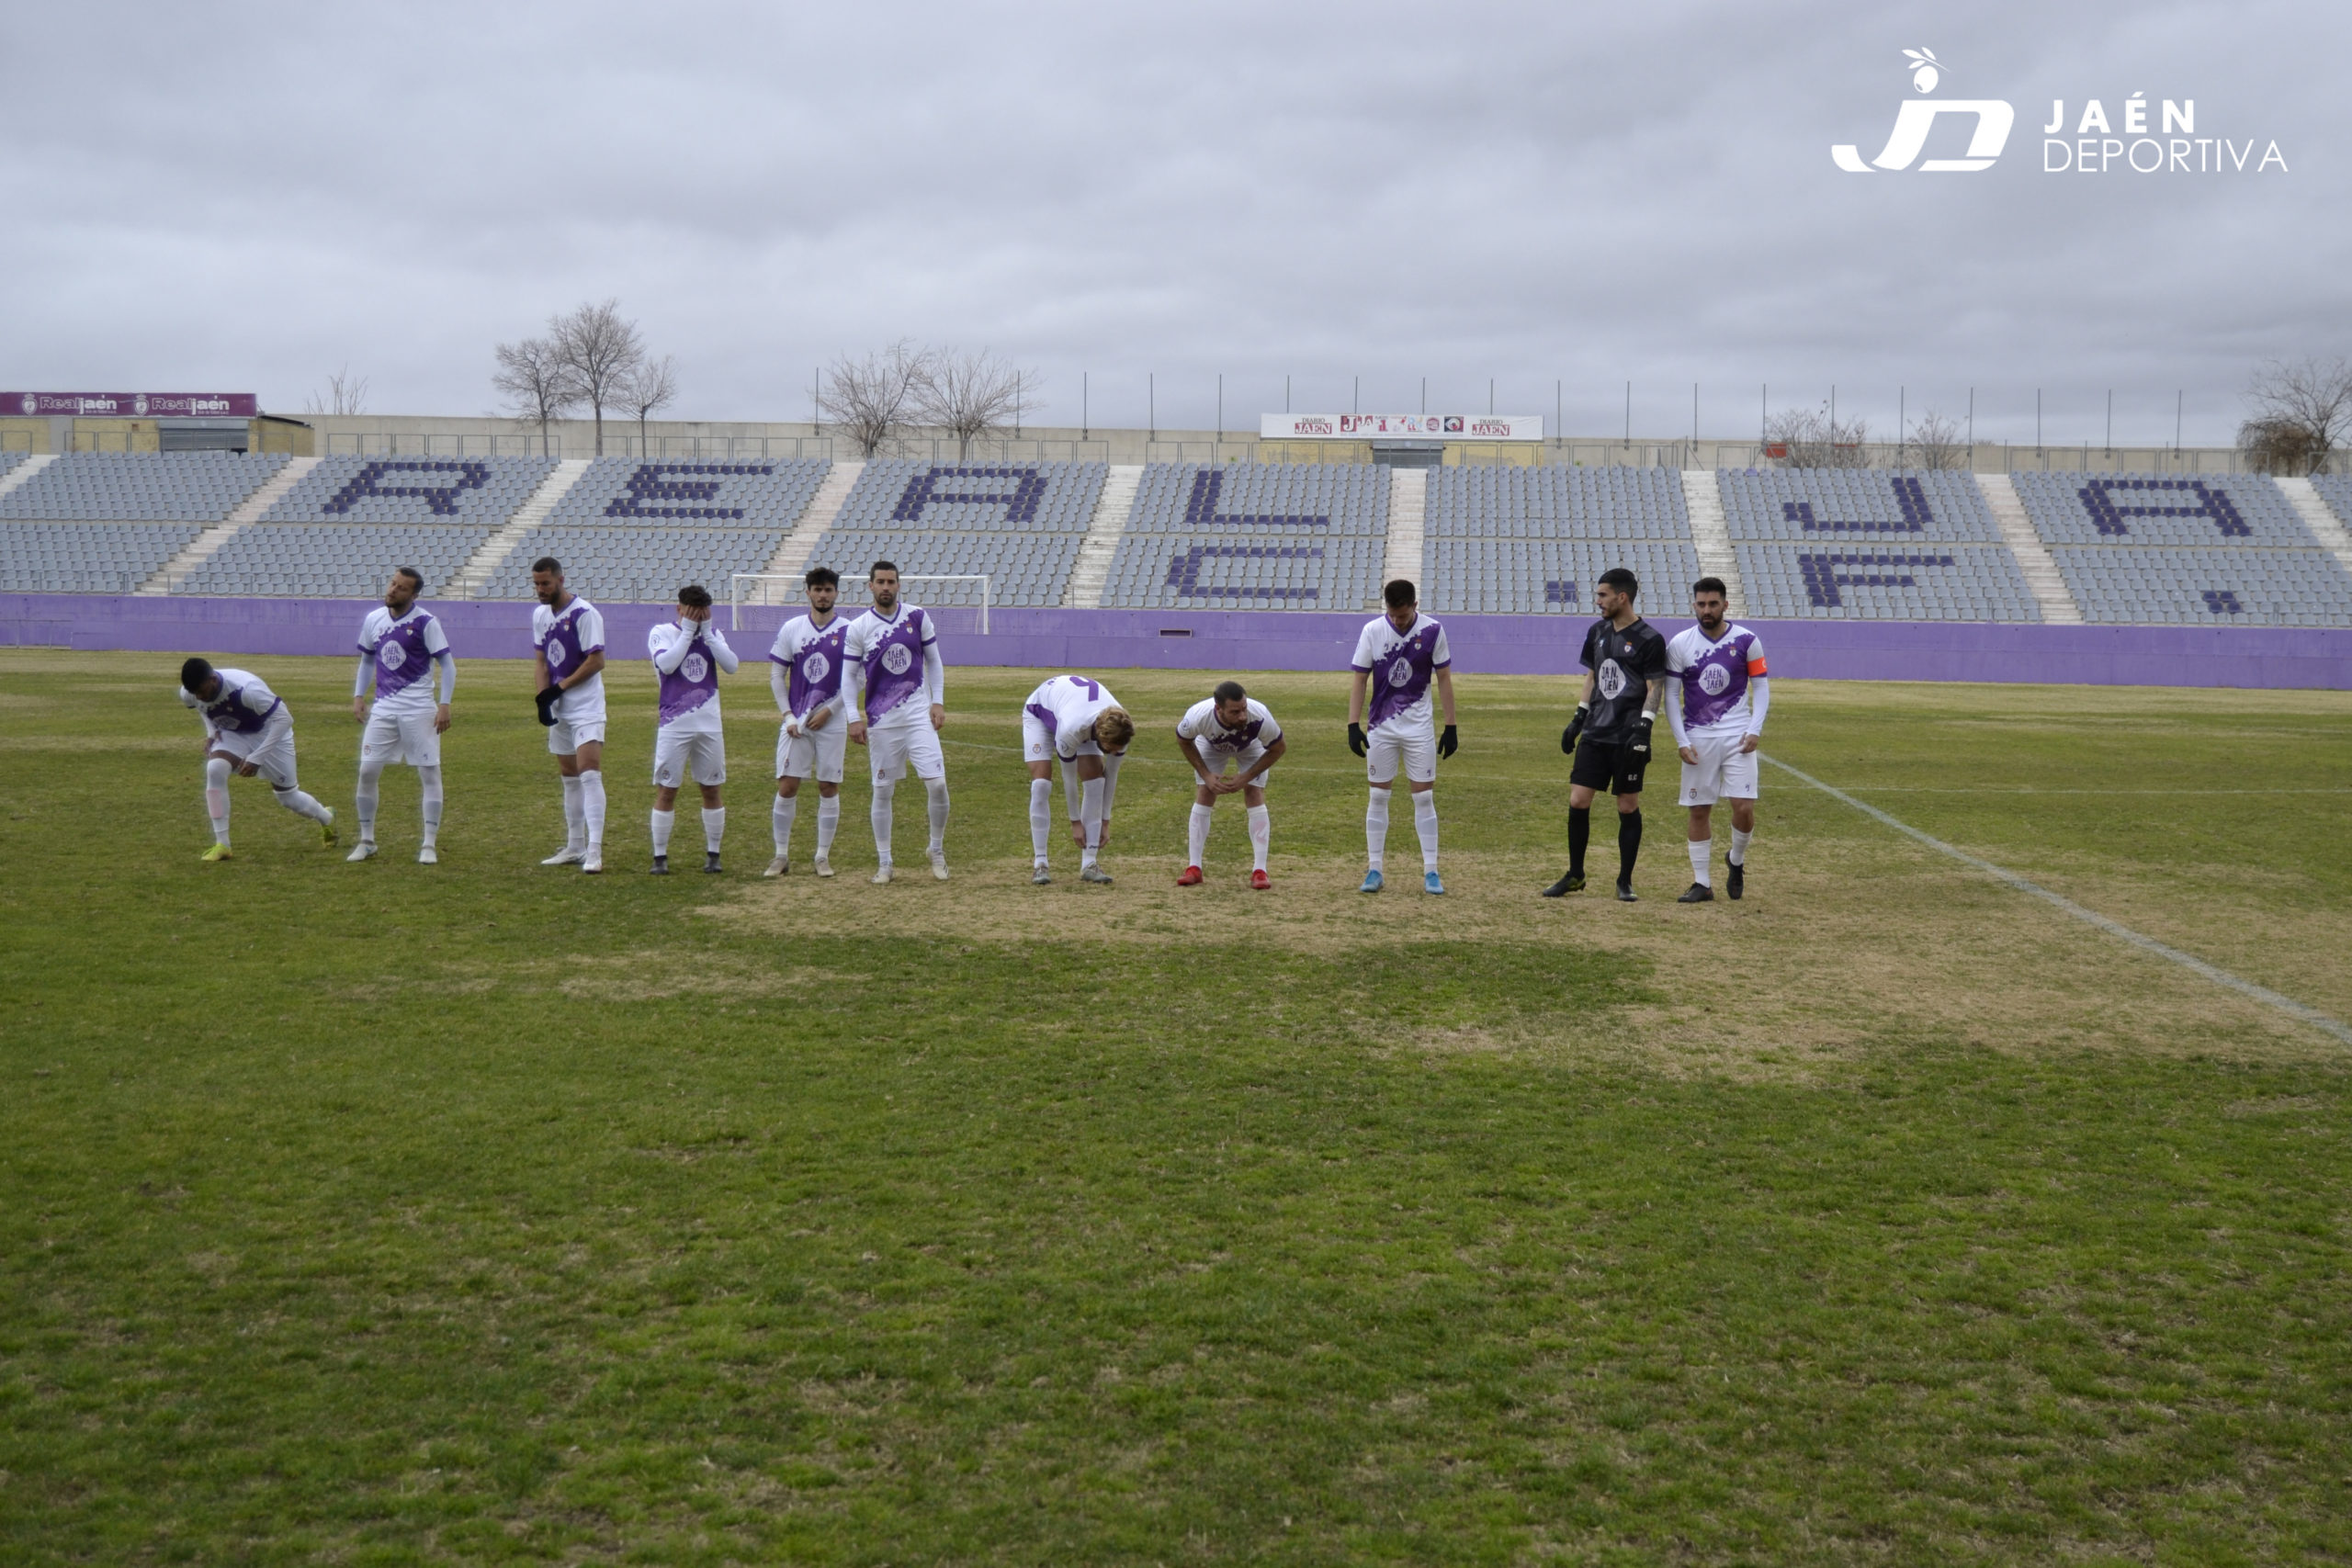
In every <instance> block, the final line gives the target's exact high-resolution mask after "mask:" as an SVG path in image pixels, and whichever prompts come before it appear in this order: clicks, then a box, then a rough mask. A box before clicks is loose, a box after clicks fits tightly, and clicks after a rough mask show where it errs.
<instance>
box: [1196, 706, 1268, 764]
mask: <svg viewBox="0 0 2352 1568" xmlns="http://www.w3.org/2000/svg"><path fill="white" fill-rule="evenodd" d="M1244 701H1246V702H1247V703H1248V704H1249V708H1250V716H1249V717H1247V718H1245V719H1243V720H1242V721H1241V722H1240V724H1238V726H1236V727H1235V728H1231V729H1227V728H1225V726H1224V725H1222V724H1220V723H1218V722H1217V716H1216V698H1214V697H1203V698H1202V699H1201V700H1200V701H1199V702H1197V703H1194V704H1193V705H1192V706H1191V707H1190V708H1187V709H1186V710H1185V712H1184V716H1183V717H1182V719H1180V720H1179V721H1178V722H1177V725H1176V733H1177V735H1178V736H1180V737H1181V738H1182V739H1186V740H1190V741H1191V742H1193V746H1194V747H1195V748H1196V749H1198V750H1199V751H1200V753H1201V756H1202V758H1203V759H1204V761H1223V760H1224V759H1225V758H1227V757H1239V756H1242V755H1245V754H1249V753H1254V752H1257V751H1261V750H1265V748H1267V747H1269V746H1271V745H1272V744H1273V743H1274V742H1275V741H1277V740H1280V739H1282V738H1283V727H1282V726H1281V725H1279V724H1276V723H1275V722H1274V716H1273V715H1272V714H1271V713H1269V712H1267V711H1266V705H1265V704H1263V703H1261V702H1260V701H1259V700H1258V699H1257V698H1255V697H1249V698H1245V699H1244Z"/></svg>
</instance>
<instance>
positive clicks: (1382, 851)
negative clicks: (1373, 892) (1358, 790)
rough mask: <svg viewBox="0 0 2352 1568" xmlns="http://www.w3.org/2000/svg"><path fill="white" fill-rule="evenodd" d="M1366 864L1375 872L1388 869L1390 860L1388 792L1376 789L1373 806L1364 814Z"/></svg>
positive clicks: (1373, 794) (1365, 810)
mask: <svg viewBox="0 0 2352 1568" xmlns="http://www.w3.org/2000/svg"><path fill="white" fill-rule="evenodd" d="M1363 850H1364V863H1365V864H1367V865H1369V866H1370V867H1372V869H1373V870H1374V871H1385V870H1386V869H1387V860H1388V792H1387V791H1386V790H1385V789H1378V788H1375V789H1374V790H1373V792H1372V804H1371V805H1370V806H1367V807H1364V812H1363Z"/></svg>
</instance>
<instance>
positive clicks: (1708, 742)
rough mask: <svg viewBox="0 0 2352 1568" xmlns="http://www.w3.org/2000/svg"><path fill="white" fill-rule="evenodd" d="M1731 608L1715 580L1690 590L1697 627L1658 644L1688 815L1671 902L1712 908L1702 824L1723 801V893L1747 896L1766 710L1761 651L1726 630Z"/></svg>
mask: <svg viewBox="0 0 2352 1568" xmlns="http://www.w3.org/2000/svg"><path fill="white" fill-rule="evenodd" d="M1730 605H1731V601H1730V599H1729V597H1728V596H1727V595H1726V594H1725V592H1724V580H1723V579H1722V578H1720V577H1702V578H1701V579H1700V580H1699V581H1696V582H1694V583H1692V584H1691V614H1692V615H1696V616H1698V617H1699V624H1698V625H1697V626H1691V627H1689V628H1687V629H1686V630H1683V631H1679V632H1677V633H1675V634H1674V637H1673V640H1671V641H1670V642H1668V644H1667V645H1666V669H1667V673H1668V674H1669V675H1672V676H1674V677H1675V679H1674V681H1673V682H1671V683H1669V684H1668V687H1667V689H1666V716H1667V718H1668V720H1669V721H1670V722H1671V723H1672V724H1673V726H1674V745H1675V749H1676V750H1679V752H1680V753H1681V754H1682V804H1683V805H1685V806H1687V807H1690V808H1691V887H1690V890H1689V891H1688V892H1686V893H1684V894H1683V895H1682V897H1680V898H1679V900H1677V902H1679V903H1684V904H1706V903H1712V902H1713V899H1714V897H1715V890H1714V885H1713V882H1712V881H1711V880H1710V879H1709V877H1708V875H1707V860H1708V856H1709V854H1710V852H1712V851H1713V848H1714V834H1713V828H1712V826H1711V823H1710V818H1712V817H1713V814H1714V808H1715V802H1716V800H1717V799H1719V798H1726V797H1727V798H1728V799H1729V800H1730V801H1731V855H1730V857H1729V863H1730V866H1731V874H1730V875H1729V876H1728V877H1726V878H1725V879H1724V892H1726V893H1728V894H1730V895H1731V896H1732V897H1734V898H1736V897H1739V896H1740V895H1741V894H1742V893H1743V892H1745V891H1747V840H1748V838H1749V836H1750V835H1751V834H1753V833H1754V832H1755V831H1756V749H1757V748H1758V746H1760V745H1762V744H1763V743H1764V714H1765V710H1766V709H1768V708H1770V706H1771V705H1772V694H1771V684H1772V683H1771V682H1770V681H1768V680H1766V679H1765V677H1764V644H1763V643H1762V642H1761V641H1759V640H1758V637H1757V636H1756V634H1755V633H1754V632H1752V631H1749V630H1748V629H1747V627H1746V626H1736V625H1726V624H1725V623H1724V611H1726V610H1727V609H1729V608H1730Z"/></svg>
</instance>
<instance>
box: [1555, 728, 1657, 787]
mask: <svg viewBox="0 0 2352 1568" xmlns="http://www.w3.org/2000/svg"><path fill="white" fill-rule="evenodd" d="M1627 758H1628V753H1627V751H1626V750H1625V748H1624V746H1623V744H1621V743H1620V742H1618V741H1615V740H1579V741H1577V752H1576V755H1575V756H1573V757H1571V758H1569V759H1568V762H1569V767H1568V782H1569V783H1570V784H1577V785H1579V786H1581V787H1582V788H1585V789H1589V790H1594V791H1597V792H1599V793H1600V794H1602V795H1639V794H1641V793H1642V774H1643V773H1645V772H1646V771H1647V770H1646V769H1645V768H1635V769H1634V770H1633V771H1632V772H1631V773H1628V772H1626V771H1625V765H1626V761H1627Z"/></svg>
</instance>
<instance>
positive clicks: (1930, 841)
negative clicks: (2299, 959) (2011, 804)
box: [1757, 751, 2352, 1045]
mask: <svg viewBox="0 0 2352 1568" xmlns="http://www.w3.org/2000/svg"><path fill="white" fill-rule="evenodd" d="M1757 755H1758V756H1760V757H1763V758H1764V761H1768V762H1770V763H1771V764H1772V765H1773V766H1774V767H1776V768H1778V769H1780V770H1781V772H1782V773H1788V774H1790V775H1792V777H1794V778H1797V779H1800V780H1802V781H1804V783H1806V784H1811V785H1812V786H1813V787H1814V788H1815V789H1817V790H1819V791H1820V792H1821V793H1822V794H1824V795H1827V796H1829V798H1830V799H1832V800H1836V801H1840V802H1843V803H1844V804H1845V805H1848V806H1850V807H1853V808H1854V809H1855V810H1857V811H1859V812H1860V813H1862V815H1864V816H1865V817H1871V818H1877V819H1878V820H1879V821H1881V822H1883V823H1885V824H1886V825H1887V826H1888V827H1890V828H1892V829H1894V830H1895V831H1896V832H1898V833H1901V834H1904V835H1905V836H1906V837H1909V838H1913V839H1917V840H1918V841H1919V842H1921V843H1923V844H1925V845H1927V846H1928V848H1929V849H1931V850H1934V851H1936V852H1939V853H1940V854H1947V855H1950V856H1951V858H1952V859H1954V860H1956V861H1958V862H1960V863H1962V864H1963V865H1970V866H1974V867H1975V868H1976V869H1977V870H1978V871H1981V872H1984V873H1985V874H1986V875H1988V876H1991V877H1994V878H1996V880H1998V881H2000V882H2003V883H2006V884H2007V885H2008V886H2011V887H2013V888H2015V889H2017V891H2018V892H2020V893H2030V894H2031V895H2032V896H2033V897H2036V898H2040V899H2041V900H2042V901H2043V902H2045V903H2048V904H2052V905H2055V906H2056V907H2057V908H2061V909H2064V910H2065V911H2066V913H2068V914H2070V915H2072V916H2074V917H2075V919H2078V920H2081V921H2083V922H2084V923H2085V924H2086V925H2093V926H2097V927H2098V929H2099V930H2101V931H2105V932H2106V933H2107V934H2108V935H2109V936H2112V937H2118V938H2120V939H2121V940H2123V941H2125V942H2130V943H2131V945H2132V946H2134V947H2136V948H2139V949H2140V950H2141V951H2143V952H2145V953H2154V954H2155V955H2156V956H2157V957H2159V958H2162V959H2166V960H2168V961H2170V962H2171V963H2174V964H2179V965H2180V966H2181V967H2182V968H2184V969H2187V970H2188V971H2190V972H2191V973H2193V974H2198V975H2201V976H2204V977H2205V978H2206V979H2208V980H2211V981H2212V982H2213V984H2215V985H2217V986H2222V987H2227V988H2228V989H2230V990H2233V991H2235V992H2237V993H2239V994H2240V995H2241V996H2246V997H2251V998H2254V999H2255V1000H2256V1001H2258V1002H2260V1003H2262V1004H2263V1005H2264V1006H2266V1007H2269V1008H2275V1009H2276V1010H2278V1011H2280V1012H2283V1013H2285V1014H2286V1015H2287V1016H2288V1017H2290V1018H2293V1019H2297V1020H2300V1021H2302V1022H2304V1023H2308V1024H2310V1025H2311V1026H2312V1028H2314V1029H2318V1030H2322V1031H2324V1032H2327V1033H2329V1034H2333V1035H2334V1036H2335V1038H2337V1039H2338V1040H2341V1041H2343V1042H2344V1043H2346V1044H2347V1045H2352V1027H2346V1025H2345V1024H2343V1023H2340V1022H2338V1021H2336V1020H2335V1019H2333V1018H2330V1017H2329V1016H2328V1015H2327V1014H2325V1013H2324V1012H2322V1011H2320V1010H2318V1009H2317V1008H2313V1007H2306V1006H2304V1005H2303V1004H2302V1003H2301V1002H2299V1001H2297V1000H2296V999H2295V998H2292V997H2282V996H2280V995H2279V994H2278V992H2276V991H2274V990H2271V989H2270V988H2269V987H2266V986H2257V985H2256V984H2255V983H2254V982H2253V981H2251V980H2241V979H2239V978H2238V977H2237V976H2235V975H2233V974H2231V973H2230V972H2229V971H2228V970H2226V969H2221V968H2216V967H2215V966H2214V965H2212V964H2208V963H2206V962H2205V961H2204V960H2203V959H2201V958H2198V957H2196V956H2194V955H2192V954H2189V953H2183V952H2181V951H2180V949H2178V948H2177V947H2167V946H2165V944H2164V943H2163V942H2158V941H2157V940H2156V939H2155V938H2154V937H2151V936H2142V935H2141V934H2140V933H2139V932H2138V931H2133V930H2132V929H2131V927H2130V926H2126V925H2120V924H2119V923H2117V922H2116V921H2114V920H2110V919H2108V918H2107V917H2106V916H2105V915H2102V914H2100V913H2099V912H2098V911H2097V910H2096V909H2086V908H2083V906H2081V905H2080V904H2077V903H2075V901H2074V900H2073V899H2072V898H2068V897H2064V895H2061V894H2057V893H2052V891H2050V889H2049V888H2047V887H2044V886H2041V884H2040V883H2036V882H2029V881H2027V880H2026V879H2025V878H2024V877H2022V876H2019V875H2018V874H2017V873H2016V872H2014V871H2011V870H2009V869H2007V867H2006V866H1998V865H1995V864H1994V863H1992V862H1991V861H1988V860H1979V859H1978V858H1977V857H1976V856H1974V855H1973V854H1970V853H1969V852H1967V851H1965V850H1961V849H1954V848H1953V847H1952V846H1951V845H1950V844H1947V843H1945V842H1944V841H1943V840H1941V839H1939V838H1936V837H1935V836H1933V835H1932V834H1928V833H1923V832H1921V831H1919V829H1917V828H1914V827H1913V826H1911V824H1910V823H1908V822H1905V821H1904V820H1902V819H1901V818H1896V817H1890V816H1888V815H1887V814H1886V813H1885V812H1883V811H1881V810H1880V809H1879V808H1878V807H1875V806H1872V805H1871V803H1870V802H1868V801H1866V800H1857V799H1855V798H1854V797H1853V796H1852V795H1848V794H1847V793H1846V792H1845V791H1844V790H1842V789H1837V788H1833V787H1832V786H1830V785H1828V784H1824V783H1822V782H1821V781H1820V780H1819V779H1817V778H1815V777H1814V776H1813V775H1812V774H1811V773H1806V772H1804V770H1802V769H1799V768H1792V767H1791V766H1790V765H1789V764H1788V763H1786V762H1783V761H1781V760H1780V759H1779V758H1778V757H1772V756H1765V754H1764V753H1762V752H1760V751H1759V752H1758V753H1757Z"/></svg>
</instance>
